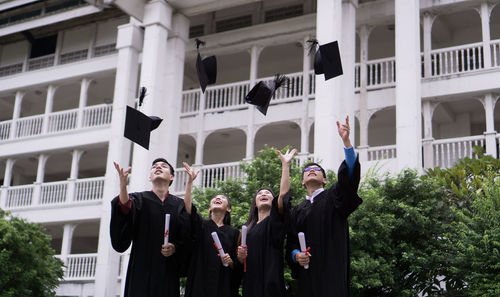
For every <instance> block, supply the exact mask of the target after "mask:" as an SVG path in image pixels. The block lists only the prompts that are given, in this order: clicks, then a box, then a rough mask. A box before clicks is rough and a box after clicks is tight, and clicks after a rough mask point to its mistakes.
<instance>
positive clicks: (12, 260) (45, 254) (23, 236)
mask: <svg viewBox="0 0 500 297" xmlns="http://www.w3.org/2000/svg"><path fill="white" fill-rule="evenodd" d="M62 265H63V263H62V261H61V260H59V259H57V258H55V257H54V250H53V249H52V248H51V247H50V237H49V236H48V235H46V234H45V233H44V232H43V228H42V226H41V225H39V224H34V223H28V222H26V221H25V220H23V219H19V218H16V217H13V216H10V215H9V214H7V213H5V212H4V211H2V210H0V296H1V297H14V296H41V297H43V296H55V292H54V289H55V288H56V286H57V285H58V284H59V279H61V278H62V276H63V271H62Z"/></svg>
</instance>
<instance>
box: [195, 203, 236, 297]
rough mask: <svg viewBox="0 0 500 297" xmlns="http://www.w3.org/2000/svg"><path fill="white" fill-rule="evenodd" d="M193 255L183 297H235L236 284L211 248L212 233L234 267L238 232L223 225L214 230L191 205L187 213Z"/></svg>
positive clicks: (212, 225) (210, 222) (209, 222)
mask: <svg viewBox="0 0 500 297" xmlns="http://www.w3.org/2000/svg"><path fill="white" fill-rule="evenodd" d="M191 230H192V233H191V234H192V237H193V255H192V258H191V266H190V269H189V273H188V279H187V285H186V297H234V296H238V287H239V283H237V282H236V278H235V274H234V273H233V270H232V269H231V268H230V267H225V266H224V265H223V264H222V261H221V259H220V257H219V252H218V251H217V248H216V247H215V246H214V241H213V238H212V235H211V234H212V232H217V235H218V236H219V240H220V242H221V244H222V248H223V249H224V252H225V253H229V255H230V256H231V259H232V260H233V264H234V265H236V261H237V260H236V250H237V248H238V236H239V231H238V230H236V229H235V228H233V227H231V226H228V225H223V226H221V227H218V226H217V224H215V223H214V221H212V220H204V219H202V218H201V216H200V215H199V214H198V213H197V211H196V208H195V207H194V205H193V206H192V210H191Z"/></svg>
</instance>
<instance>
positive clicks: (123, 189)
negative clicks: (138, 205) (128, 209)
mask: <svg viewBox="0 0 500 297" xmlns="http://www.w3.org/2000/svg"><path fill="white" fill-rule="evenodd" d="M129 200H130V197H129V196H128V192H127V185H120V202H121V204H127V203H128V201H129Z"/></svg>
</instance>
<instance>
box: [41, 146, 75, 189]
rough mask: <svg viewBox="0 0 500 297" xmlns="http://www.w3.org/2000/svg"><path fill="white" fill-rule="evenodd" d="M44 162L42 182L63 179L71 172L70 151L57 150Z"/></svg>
mask: <svg viewBox="0 0 500 297" xmlns="http://www.w3.org/2000/svg"><path fill="white" fill-rule="evenodd" d="M46 162H47V163H45V171H44V172H45V173H44V178H43V182H44V183H45V182H54V181H63V180H66V179H68V178H69V176H70V172H71V153H70V152H59V153H57V155H51V156H50V157H49V158H48V159H47V161H46Z"/></svg>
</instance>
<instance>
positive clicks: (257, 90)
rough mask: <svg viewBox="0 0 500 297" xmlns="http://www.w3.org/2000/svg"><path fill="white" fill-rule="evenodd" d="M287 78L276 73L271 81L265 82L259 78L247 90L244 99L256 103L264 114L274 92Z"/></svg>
mask: <svg viewBox="0 0 500 297" xmlns="http://www.w3.org/2000/svg"><path fill="white" fill-rule="evenodd" d="M288 80H289V79H288V77H286V76H284V75H279V74H276V76H275V78H274V80H272V81H268V82H265V81H262V80H261V81H259V82H258V83H257V84H256V85H255V86H254V87H253V88H252V89H251V90H250V92H248V94H247V95H246V96H245V100H246V101H247V102H248V103H250V104H253V105H257V109H258V110H259V111H260V112H262V114H264V115H266V113H267V108H268V107H269V103H270V102H271V98H272V97H273V95H274V92H276V90H277V89H278V88H279V87H281V86H282V85H283V84H284V83H285V82H288Z"/></svg>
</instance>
